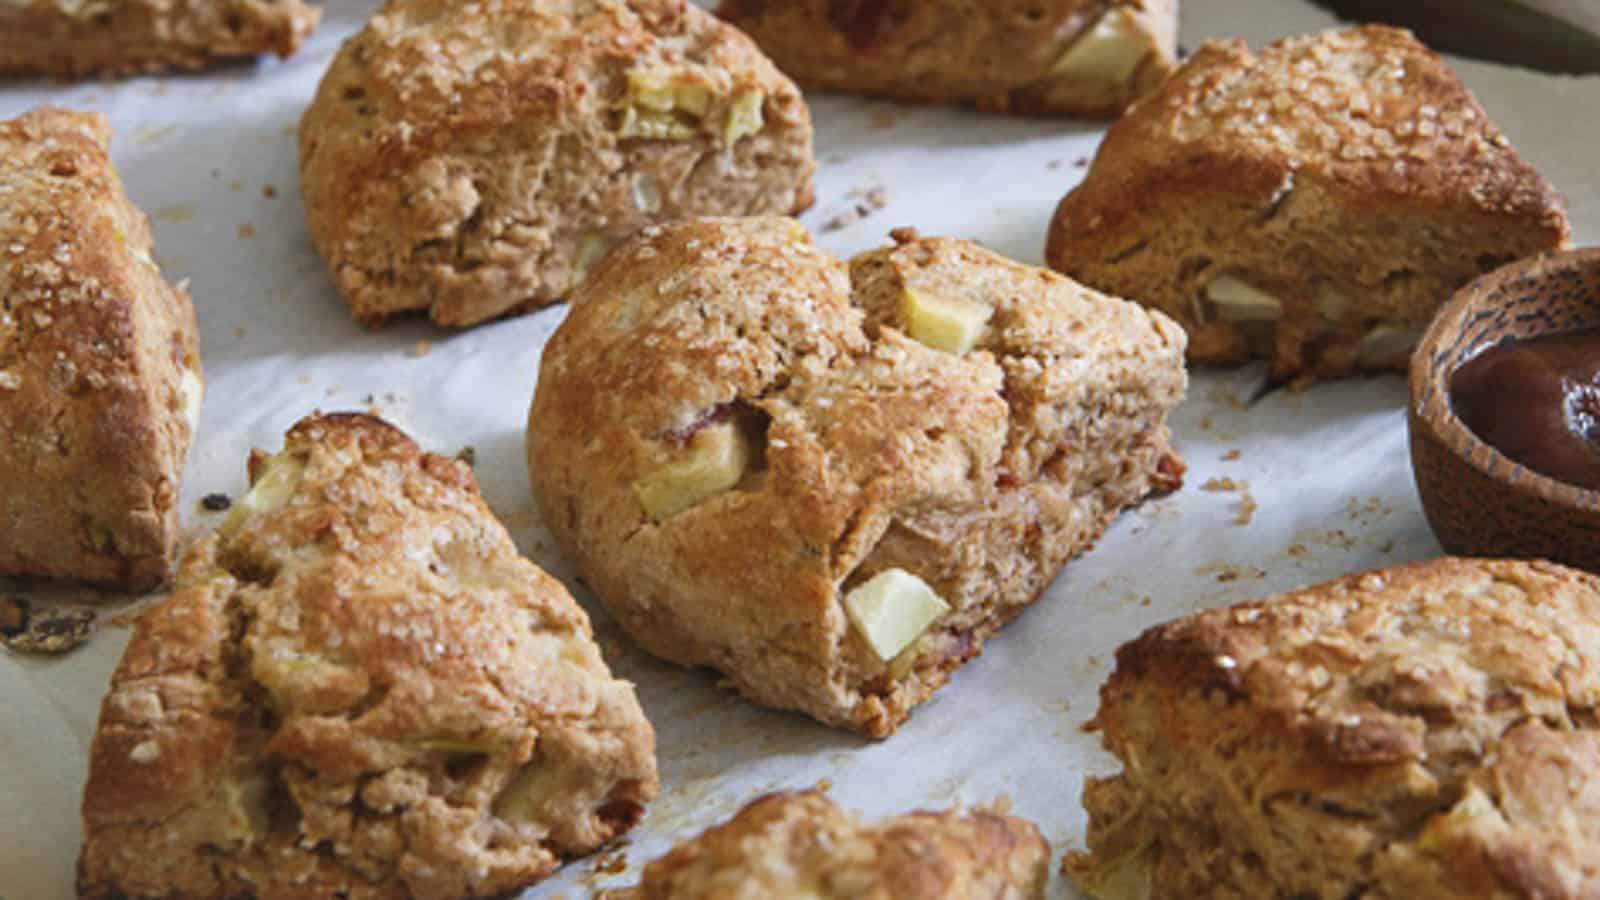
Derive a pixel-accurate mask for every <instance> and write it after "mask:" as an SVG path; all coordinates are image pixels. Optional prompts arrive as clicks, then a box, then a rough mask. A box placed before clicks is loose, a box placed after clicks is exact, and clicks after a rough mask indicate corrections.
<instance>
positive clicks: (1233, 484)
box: [1200, 478, 1250, 493]
mask: <svg viewBox="0 0 1600 900" xmlns="http://www.w3.org/2000/svg"><path fill="white" fill-rule="evenodd" d="M1249 487H1250V482H1248V481H1235V480H1234V479H1232V478H1207V479H1206V483H1205V484H1202V485H1200V490H1202V491H1211V492H1212V493H1223V492H1231V491H1243V490H1246V489H1248V488H1249Z"/></svg>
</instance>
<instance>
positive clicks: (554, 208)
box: [300, 0, 816, 326]
mask: <svg viewBox="0 0 1600 900" xmlns="http://www.w3.org/2000/svg"><path fill="white" fill-rule="evenodd" d="M300 168H301V172H300V177H301V187H302V191H303V193H304V195H305V202H306V215H307V218H308V220H309V222H310V226H311V235H312V238H313V240H314V241H315V243H316V246H317V249H318V251H320V252H321V254H322V256H323V258H324V259H326V260H327V262H328V266H329V268H330V269H331V270H332V273H333V277H334V280H335V282H336V283H337V285H338V288H339V291H340V292H341V293H342V294H343V295H344V298H345V300H346V301H347V302H348V303H349V304H350V307H351V309H352V311H353V312H354V314H355V317H356V318H357V319H359V320H361V321H362V322H365V323H367V324H369V325H377V324H380V323H382V322H383V321H384V320H386V319H387V318H389V317H391V316H394V315H397V314H400V313H405V312H425V313H427V314H428V315H429V316H431V317H432V318H433V320H434V321H436V322H438V323H440V324H442V325H451V326H465V325H472V324H475V323H478V322H482V321H484V320H487V319H492V318H495V317H497V316H503V315H507V314H511V313H517V312H524V311H527V310H530V309H534V308H537V307H539V306H543V305H546V304H549V303H551V302H554V301H556V300H559V299H561V298H563V297H565V296H567V294H568V292H569V291H571V289H572V288H573V286H574V285H575V284H576V283H577V282H578V281H579V280H581V279H582V277H583V273H584V271H585V270H586V269H587V268H588V266H589V265H591V264H592V263H593V262H594V261H595V260H596V259H598V258H599V257H600V256H601V255H603V254H604V252H605V250H606V249H608V247H609V246H610V245H611V244H613V243H615V242H616V241H617V240H619V239H621V238H622V237H623V236H625V235H627V234H629V233H631V232H633V231H634V230H636V229H638V228H639V227H640V226H643V225H646V224H648V223H652V222H657V221H665V220H669V219H676V218H682V217H685V216H693V215H749V214H762V213H792V212H798V211H800V210H802V209H804V208H806V207H807V206H809V205H810V204H811V202H812V199H813V188H812V175H813V173H814V172H815V170H816V163H815V161H814V160H813V159H812V155H811V116H810V112H809V111H808V110H807V108H806V105H805V101H804V100H803V99H802V98H801V96H800V92H799V90H798V89H797V88H796V87H795V86H794V84H793V83H792V82H790V81H789V79H787V78H785V77H784V76H783V75H782V74H781V73H779V72H778V70H777V69H776V68H774V67H773V65H772V63H770V62H769V61H768V60H767V59H766V58H765V57H764V56H762V55H761V52H760V51H759V50H757V49H756V46H755V44H753V43H751V41H750V40H749V39H748V38H746V37H745V36H744V35H742V34H740V33H739V32H738V31H737V30H736V29H734V28H732V27H731V26H729V25H726V24H724V23H722V22H720V21H718V20H717V19H716V18H715V17H714V16H712V15H711V14H710V13H708V12H706V11H704V10H702V9H699V8H698V7H695V6H694V5H692V4H690V3H688V2H687V0H484V2H480V3H474V4H469V5H462V4H458V3H455V2H453V0H389V2H388V3H386V4H385V5H384V6H383V7H382V8H381V9H380V10H379V11H378V13H377V14H376V15H374V16H373V18H372V20H371V21H370V22H368V24H367V26H366V28H364V29H363V30H362V31H361V32H360V33H359V34H357V35H356V36H355V37H354V38H352V39H351V40H350V41H349V42H347V43H346V44H345V45H344V48H343V49H342V50H340V52H339V55H338V56H337V57H336V58H335V59H334V61H333V64H332V65H331V66H330V67H329V69H328V72H327V74H326V75H325V76H324V77H323V80H322V84H321V86H320V87H319V88H318V90H317V95H316V98H315V99H314V100H313V101H312V103H311V106H310V108H309V109H307V110H306V113H305V117H304V118H303V119H302V120H301V123H300Z"/></svg>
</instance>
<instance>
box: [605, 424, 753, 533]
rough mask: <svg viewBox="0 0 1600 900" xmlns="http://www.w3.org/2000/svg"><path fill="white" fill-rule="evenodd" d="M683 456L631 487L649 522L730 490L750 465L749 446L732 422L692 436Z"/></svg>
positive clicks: (679, 511) (704, 429)
mask: <svg viewBox="0 0 1600 900" xmlns="http://www.w3.org/2000/svg"><path fill="white" fill-rule="evenodd" d="M684 453H685V455H684V457H683V458H682V459H678V460H675V461H673V462H670V463H668V464H666V465H664V466H662V467H661V468H659V469H657V470H655V471H654V472H651V473H650V474H649V475H646V476H645V477H643V478H641V479H639V480H638V481H636V482H634V483H633V492H634V494H635V495H636V496H638V498H639V502H640V504H642V505H643V506H644V512H645V515H647V516H649V517H650V521H652V522H660V521H662V520H663V519H669V518H671V517H673V516H675V515H677V514H678V513H681V512H683V511H684V510H686V509H689V508H690V507H693V506H697V505H699V504H700V503H701V502H703V501H705V500H706V499H707V498H710V497H714V496H716V495H717V494H720V493H722V492H724V491H727V490H731V489H732V488H733V487H734V485H737V484H738V483H739V479H741V478H743V477H744V470H745V468H746V467H748V466H749V464H750V442H749V441H748V440H747V439H746V438H745V436H744V434H743V433H742V432H741V431H740V430H739V427H738V425H737V423H734V422H720V423H718V424H716V425H711V426H709V427H706V428H702V429H701V430H700V431H698V432H695V435H694V437H692V438H690V439H689V445H688V446H687V447H686V448H685V450H684Z"/></svg>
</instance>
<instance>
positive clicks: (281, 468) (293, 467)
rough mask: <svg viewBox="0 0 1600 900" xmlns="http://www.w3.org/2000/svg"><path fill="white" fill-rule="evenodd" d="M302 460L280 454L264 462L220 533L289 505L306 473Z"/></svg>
mask: <svg viewBox="0 0 1600 900" xmlns="http://www.w3.org/2000/svg"><path fill="white" fill-rule="evenodd" d="M305 470H306V464H305V460H303V459H301V458H299V457H297V456H294V455H292V454H287V453H280V454H278V455H277V456H274V457H271V458H269V459H268V460H267V461H266V464H265V466H264V467H263V469H262V472H261V476H260V477H259V478H257V479H256V483H255V484H254V485H253V486H252V487H251V488H250V492H249V493H248V494H245V495H244V496H243V497H241V498H240V499H239V502H237V503H235V504H234V505H233V511H232V512H230V513H228V518H227V519H226V520H225V521H223V523H222V530H223V532H229V531H233V530H235V529H237V528H238V527H239V526H240V525H243V524H244V521H245V520H246V519H248V518H250V517H251V516H255V515H260V514H262V513H270V512H273V511H275V510H279V509H282V508H283V507H284V506H286V505H288V503H289V498H290V497H292V496H294V491H295V488H297V487H299V486H300V477H301V476H302V475H304V474H305Z"/></svg>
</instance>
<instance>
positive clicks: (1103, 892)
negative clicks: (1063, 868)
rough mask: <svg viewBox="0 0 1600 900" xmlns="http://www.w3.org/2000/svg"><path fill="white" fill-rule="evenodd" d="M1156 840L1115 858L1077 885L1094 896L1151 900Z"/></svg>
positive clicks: (1100, 899)
mask: <svg viewBox="0 0 1600 900" xmlns="http://www.w3.org/2000/svg"><path fill="white" fill-rule="evenodd" d="M1154 849H1155V845H1154V843H1147V844H1145V845H1144V846H1142V847H1140V848H1139V849H1137V850H1135V851H1133V852H1132V853H1129V854H1127V855H1125V856H1122V857H1120V858H1118V859H1114V860H1112V861H1111V862H1109V863H1106V864H1105V865H1104V866H1101V867H1100V868H1099V869H1096V870H1095V871H1094V872H1093V873H1092V874H1090V875H1088V876H1085V877H1084V878H1083V879H1081V880H1080V882H1079V884H1078V886H1079V887H1081V888H1083V890H1084V892H1085V893H1087V894H1088V895H1089V896H1091V897H1094V898H1095V900H1149V898H1150V890H1151V887H1152V883H1153V881H1154V878H1155V871H1154V869H1155V866H1154V862H1155V860H1154V859H1152V856H1153V852H1152V851H1153V850H1154Z"/></svg>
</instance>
